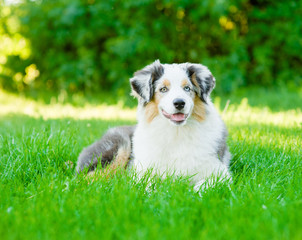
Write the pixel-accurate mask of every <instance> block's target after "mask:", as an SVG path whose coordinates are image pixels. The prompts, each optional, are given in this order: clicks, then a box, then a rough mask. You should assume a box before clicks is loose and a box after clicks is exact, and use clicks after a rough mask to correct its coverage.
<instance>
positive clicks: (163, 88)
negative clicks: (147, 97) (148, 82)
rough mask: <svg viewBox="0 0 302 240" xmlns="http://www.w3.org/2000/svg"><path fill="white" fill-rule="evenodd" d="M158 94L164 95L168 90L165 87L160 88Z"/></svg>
mask: <svg viewBox="0 0 302 240" xmlns="http://www.w3.org/2000/svg"><path fill="white" fill-rule="evenodd" d="M159 91H160V92H162V93H165V92H168V88H167V87H162V88H161V89H159Z"/></svg>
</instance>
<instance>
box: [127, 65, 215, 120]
mask: <svg viewBox="0 0 302 240" xmlns="http://www.w3.org/2000/svg"><path fill="white" fill-rule="evenodd" d="M130 83H131V88H132V95H133V96H135V97H137V98H138V100H139V104H141V105H142V106H143V107H144V108H145V114H146V119H147V121H148V122H151V121H152V120H153V119H154V118H155V117H157V116H158V115H160V116H161V117H163V118H166V119H168V120H169V121H170V122H172V123H173V124H175V125H184V124H186V122H187V119H188V118H190V117H193V118H195V119H196V120H198V121H202V120H203V119H204V117H205V104H207V103H208V102H209V101H210V98H209V95H210V93H211V91H212V89H213V88H214V86H215V78H214V77H213V75H212V74H211V72H210V71H209V70H208V68H207V67H205V66H203V65H201V64H193V63H182V64H161V63H160V62H159V61H158V60H157V61H155V62H154V63H152V64H150V65H148V66H146V67H145V68H143V69H142V70H139V71H137V72H136V73H135V74H134V77H133V78H131V79H130Z"/></svg>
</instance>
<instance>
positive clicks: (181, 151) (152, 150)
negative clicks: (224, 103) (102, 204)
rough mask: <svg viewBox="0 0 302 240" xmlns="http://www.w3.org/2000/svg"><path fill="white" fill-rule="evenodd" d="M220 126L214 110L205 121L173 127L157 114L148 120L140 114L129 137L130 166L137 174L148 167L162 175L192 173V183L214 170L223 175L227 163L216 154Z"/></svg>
mask: <svg viewBox="0 0 302 240" xmlns="http://www.w3.org/2000/svg"><path fill="white" fill-rule="evenodd" d="M142 116H143V115H142ZM222 129H223V123H222V120H221V119H220V117H219V116H218V113H216V110H214V109H211V112H210V113H209V114H208V116H207V118H206V120H205V121H203V122H198V121H196V120H194V119H188V122H187V124H186V125H185V126H173V125H172V124H171V123H169V122H168V121H167V120H166V119H164V118H162V117H161V116H157V117H156V118H155V119H154V120H153V121H152V122H151V123H147V122H146V121H144V119H143V117H142V118H141V119H139V123H138V125H137V128H136V131H135V133H134V137H133V154H134V160H133V167H134V168H135V169H136V170H137V171H138V172H140V173H144V172H146V171H148V169H151V168H152V169H153V171H154V172H155V173H157V174H160V175H163V176H165V174H172V173H175V174H177V175H189V176H193V177H192V183H193V184H195V183H197V182H199V181H200V180H204V179H205V178H207V177H209V176H210V175H212V174H217V173H218V172H221V173H222V174H224V173H225V174H227V166H226V165H224V164H223V163H222V162H221V161H220V160H219V159H218V155H217V148H218V143H219V140H220V138H221V137H222Z"/></svg>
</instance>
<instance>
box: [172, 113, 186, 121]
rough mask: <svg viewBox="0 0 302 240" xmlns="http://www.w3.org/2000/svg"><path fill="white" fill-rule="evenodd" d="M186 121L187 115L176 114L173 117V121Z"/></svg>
mask: <svg viewBox="0 0 302 240" xmlns="http://www.w3.org/2000/svg"><path fill="white" fill-rule="evenodd" d="M185 119H186V117H185V115H184V114H183V113H176V114H172V115H171V120H173V121H176V122H181V121H184V120H185Z"/></svg>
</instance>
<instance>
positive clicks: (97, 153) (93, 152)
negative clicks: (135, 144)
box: [76, 126, 136, 173]
mask: <svg viewBox="0 0 302 240" xmlns="http://www.w3.org/2000/svg"><path fill="white" fill-rule="evenodd" d="M135 127H136V126H123V127H116V128H112V129H109V130H108V131H107V132H106V133H105V134H104V136H103V137H102V138H101V139H100V140H98V141H96V142H95V143H93V144H92V145H90V146H88V147H87V148H85V149H83V151H82V152H81V153H80V155H79V158H78V162H77V168H76V170H77V172H78V173H80V172H81V171H83V170H84V169H88V172H90V171H93V170H95V169H96V168H97V166H98V164H99V163H101V165H102V167H106V166H107V165H108V164H110V163H111V162H112V161H113V160H114V158H115V157H116V154H117V152H118V150H119V149H120V148H121V147H123V148H126V149H128V150H129V156H130V154H131V148H132V146H131V145H132V143H131V142H132V136H133V133H134V130H135Z"/></svg>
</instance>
